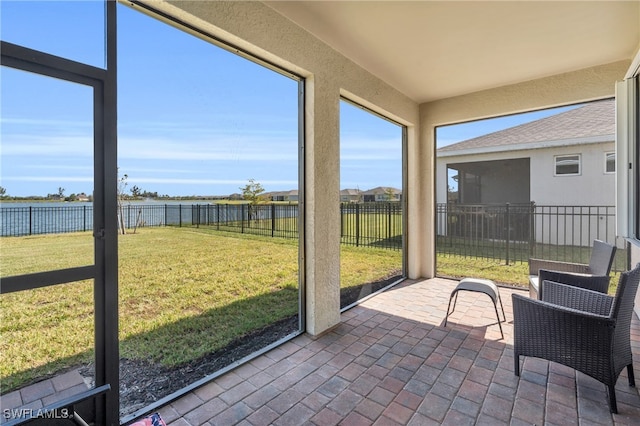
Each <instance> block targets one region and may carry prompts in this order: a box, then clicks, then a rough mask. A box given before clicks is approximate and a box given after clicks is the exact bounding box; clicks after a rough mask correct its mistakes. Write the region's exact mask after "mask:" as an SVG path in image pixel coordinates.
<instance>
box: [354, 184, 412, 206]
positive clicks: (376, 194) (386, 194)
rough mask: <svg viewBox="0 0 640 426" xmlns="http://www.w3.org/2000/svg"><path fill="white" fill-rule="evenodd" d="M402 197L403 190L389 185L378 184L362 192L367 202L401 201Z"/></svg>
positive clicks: (363, 199) (363, 198)
mask: <svg viewBox="0 0 640 426" xmlns="http://www.w3.org/2000/svg"><path fill="white" fill-rule="evenodd" d="M401 199H402V191H401V190H399V189H397V188H392V187H389V186H378V187H376V188H373V189H370V190H368V191H364V192H362V201H364V202H365V203H370V202H375V201H400V200H401Z"/></svg>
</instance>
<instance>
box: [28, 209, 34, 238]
mask: <svg viewBox="0 0 640 426" xmlns="http://www.w3.org/2000/svg"><path fill="white" fill-rule="evenodd" d="M32 233H33V206H29V235H31V234H32Z"/></svg>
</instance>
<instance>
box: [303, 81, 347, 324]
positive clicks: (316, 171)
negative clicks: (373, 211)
mask: <svg viewBox="0 0 640 426" xmlns="http://www.w3.org/2000/svg"><path fill="white" fill-rule="evenodd" d="M305 97H306V99H305V121H306V123H305V124H306V129H305V132H306V146H305V205H306V208H305V271H306V274H305V281H306V331H307V332H308V333H309V334H311V335H318V334H321V333H323V332H325V331H327V330H329V329H331V328H332V327H333V326H335V325H337V324H338V323H339V322H340V209H339V202H340V145H339V144H340V131H339V119H340V101H339V99H340V97H339V90H338V88H337V87H333V86H332V85H331V84H330V83H328V82H327V80H326V79H325V80H323V79H322V78H318V77H314V78H309V79H308V80H307V85H306V92H305Z"/></svg>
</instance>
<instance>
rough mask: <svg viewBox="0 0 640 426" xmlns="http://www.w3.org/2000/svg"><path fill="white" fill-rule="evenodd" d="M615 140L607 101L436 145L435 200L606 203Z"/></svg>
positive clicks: (610, 198) (611, 200) (610, 199)
mask: <svg viewBox="0 0 640 426" xmlns="http://www.w3.org/2000/svg"><path fill="white" fill-rule="evenodd" d="M614 138H615V103H614V100H613V99H610V100H604V101H598V102H591V103H588V104H585V105H584V106H580V107H578V108H575V109H572V110H569V111H566V112H562V113H559V114H556V115H553V116H550V117H547V118H543V119H541V120H536V121H533V122H530V123H526V124H522V125H519V126H515V127H511V128H509V129H505V130H501V131H498V132H494V133H490V134H488V135H484V136H480V137H477V138H473V139H469V140H466V141H463V142H459V143H456V144H452V145H449V146H446V147H443V148H440V149H438V150H437V160H436V163H437V165H436V167H437V171H436V173H437V178H436V179H437V202H438V203H445V202H447V192H448V191H447V189H448V188H447V187H448V185H449V178H453V179H455V180H456V181H457V184H458V185H457V186H458V188H457V191H458V194H457V197H456V202H458V203H461V204H490V203H529V202H535V203H536V204H537V205H576V206H577V205H581V206H605V205H606V206H613V205H614V204H615V143H614ZM454 191H455V189H454ZM449 198H450V200H449V201H450V202H451V198H453V197H451V194H450V195H449Z"/></svg>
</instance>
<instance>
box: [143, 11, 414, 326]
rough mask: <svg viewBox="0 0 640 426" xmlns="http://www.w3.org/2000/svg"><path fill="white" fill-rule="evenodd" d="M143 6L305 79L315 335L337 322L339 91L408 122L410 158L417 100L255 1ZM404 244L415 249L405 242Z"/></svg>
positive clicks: (309, 282) (309, 304)
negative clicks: (185, 23)
mask: <svg viewBox="0 0 640 426" xmlns="http://www.w3.org/2000/svg"><path fill="white" fill-rule="evenodd" d="M149 3H150V4H151V5H152V6H153V7H154V8H156V9H158V10H161V11H163V12H165V13H167V14H168V15H170V16H173V17H175V18H178V19H180V20H182V21H184V22H187V23H189V24H191V25H194V26H196V27H197V28H199V29H201V30H204V31H207V32H208V33H209V34H212V35H214V36H215V37H218V38H219V39H221V40H224V41H225V42H228V43H232V44H234V45H235V46H237V47H240V48H242V49H244V50H245V51H247V52H250V53H252V54H254V55H257V56H259V57H261V58H262V59H265V60H268V61H270V62H272V63H273V64H276V65H279V66H281V67H284V68H285V69H288V70H290V71H293V72H295V73H297V74H299V75H301V76H303V77H305V78H306V88H305V90H306V101H305V114H306V115H305V120H306V129H305V131H306V135H305V137H306V138H305V139H306V140H305V143H306V146H305V147H304V156H305V176H304V179H305V207H306V215H305V216H306V217H305V265H304V270H305V282H306V329H307V330H306V331H307V332H309V333H310V334H313V335H318V334H321V333H323V332H325V331H326V330H329V329H331V328H332V327H333V326H335V325H337V324H338V323H339V321H340V269H339V268H340V217H339V209H338V203H339V202H340V187H339V184H340V173H339V172H340V147H339V142H340V141H339V134H340V133H339V116H340V110H339V108H340V106H339V105H340V102H339V101H340V96H346V97H349V98H350V99H352V100H354V101H356V102H359V103H361V104H363V105H364V106H367V107H369V108H370V109H372V110H374V111H376V112H378V113H380V114H382V115H384V116H387V117H389V118H391V119H393V120H395V121H397V122H399V123H401V124H404V125H406V126H408V150H409V155H410V156H415V153H416V151H417V150H418V147H417V134H418V132H417V131H416V128H417V123H418V119H419V107H418V105H417V104H416V103H415V102H413V101H412V100H411V99H409V98H407V97H406V96H404V95H403V94H402V93H400V92H398V91H397V90H395V89H393V88H392V87H390V86H389V85H387V84H386V83H384V82H383V81H381V80H380V79H378V78H376V77H374V76H373V75H371V74H370V73H368V72H367V71H365V70H364V69H362V68H360V67H359V66H358V65H356V64H355V63H353V62H352V61H350V60H349V59H347V58H345V57H344V56H342V55H341V54H339V53H338V52H336V51H335V50H332V49H331V48H329V47H328V46H327V45H325V44H324V43H322V42H321V41H319V40H318V39H316V38H314V37H313V36H311V35H310V34H309V33H307V32H305V31H303V30H302V29H301V28H300V27H298V26H296V25H294V24H293V23H292V22H291V21H289V20H288V19H286V18H284V17H283V16H281V15H279V14H278V13H276V12H275V11H274V10H273V9H271V8H269V7H268V6H266V5H264V4H262V3H258V2H201V1H184V0H180V1H170V2H156V1H154V2H149ZM410 158H411V157H410ZM417 165H418V164H417V163H415V162H414V163H412V164H410V167H409V171H408V173H409V176H408V181H409V188H408V191H409V197H410V198H409V204H410V212H415V211H416V207H415V203H414V202H413V201H412V199H411V194H418V193H420V192H421V189H420V188H419V183H420V182H421V179H420V178H419V176H418V174H417V172H416V166H417ZM420 166H422V165H421V164H420ZM410 215H411V213H410ZM409 221H410V222H411V221H412V218H411V217H409ZM409 244H410V245H411V247H417V246H418V245H417V244H416V242H415V241H411V240H410V241H409ZM408 252H409V256H410V261H409V265H410V266H409V271H408V273H409V276H413V277H415V276H417V275H416V269H417V268H416V266H415V265H416V264H417V263H419V262H420V260H419V256H420V255H422V253H418V252H417V251H416V250H415V249H413V250H412V249H411V248H410V249H409V251H408Z"/></svg>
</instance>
